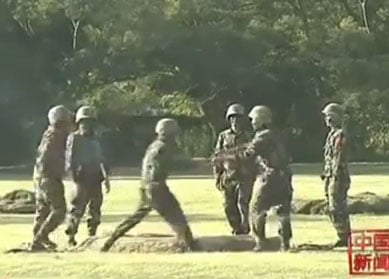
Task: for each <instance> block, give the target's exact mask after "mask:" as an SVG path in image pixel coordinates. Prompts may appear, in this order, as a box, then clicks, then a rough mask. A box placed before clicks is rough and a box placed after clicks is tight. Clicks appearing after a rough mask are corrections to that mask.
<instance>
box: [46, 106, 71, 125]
mask: <svg viewBox="0 0 389 279" xmlns="http://www.w3.org/2000/svg"><path fill="white" fill-rule="evenodd" d="M71 117H72V113H71V112H70V111H69V110H68V109H67V108H66V107H65V106H63V105H58V106H54V107H52V108H51V109H50V110H49V112H48V114H47V118H48V119H49V123H50V124H51V125H54V124H55V123H58V122H60V121H64V122H71Z"/></svg>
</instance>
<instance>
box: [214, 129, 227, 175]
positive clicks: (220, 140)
mask: <svg viewBox="0 0 389 279" xmlns="http://www.w3.org/2000/svg"><path fill="white" fill-rule="evenodd" d="M223 143H224V137H223V134H222V133H220V134H219V136H218V138H217V141H216V145H215V151H214V154H213V157H212V171H213V175H214V177H215V179H216V180H218V179H220V176H221V174H222V173H223V165H222V164H221V162H220V160H216V156H217V154H218V153H219V152H220V151H221V150H222V149H223Z"/></svg>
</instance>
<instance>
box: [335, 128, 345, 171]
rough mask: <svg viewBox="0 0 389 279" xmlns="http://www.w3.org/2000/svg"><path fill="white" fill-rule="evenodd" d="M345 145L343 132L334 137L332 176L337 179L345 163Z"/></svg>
mask: <svg viewBox="0 0 389 279" xmlns="http://www.w3.org/2000/svg"><path fill="white" fill-rule="evenodd" d="M346 145H347V139H346V136H345V134H344V133H343V132H340V133H339V134H338V135H336V137H335V154H334V164H333V166H334V170H333V171H334V174H335V177H338V176H339V175H340V173H341V171H342V167H343V165H344V164H345V161H346Z"/></svg>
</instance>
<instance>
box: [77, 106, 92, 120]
mask: <svg viewBox="0 0 389 279" xmlns="http://www.w3.org/2000/svg"><path fill="white" fill-rule="evenodd" d="M90 118H91V119H95V118H96V112H95V110H94V108H93V107H91V106H82V107H80V108H79V109H78V110H77V112H76V123H78V122H80V121H81V120H82V119H90Z"/></svg>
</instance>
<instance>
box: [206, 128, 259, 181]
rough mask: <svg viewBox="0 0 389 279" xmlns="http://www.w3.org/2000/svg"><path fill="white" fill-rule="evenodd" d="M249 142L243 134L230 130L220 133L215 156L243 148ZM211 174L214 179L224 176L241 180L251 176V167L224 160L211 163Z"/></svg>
mask: <svg viewBox="0 0 389 279" xmlns="http://www.w3.org/2000/svg"><path fill="white" fill-rule="evenodd" d="M248 141H249V137H248V135H247V134H246V133H245V132H239V133H235V132H234V131H233V130H232V129H231V128H228V129H226V130H224V131H222V132H221V133H220V134H219V136H218V138H217V141H216V146H215V154H217V153H218V152H221V151H226V150H229V149H232V148H243V146H244V144H246V143H247V142H248ZM212 167H213V173H214V175H215V177H216V178H218V177H220V176H221V175H224V176H225V178H227V179H237V180H242V179H245V178H248V177H249V176H253V166H251V165H250V163H249V162H247V161H239V160H238V159H237V158H235V159H234V160H224V161H218V162H213V165H212Z"/></svg>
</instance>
